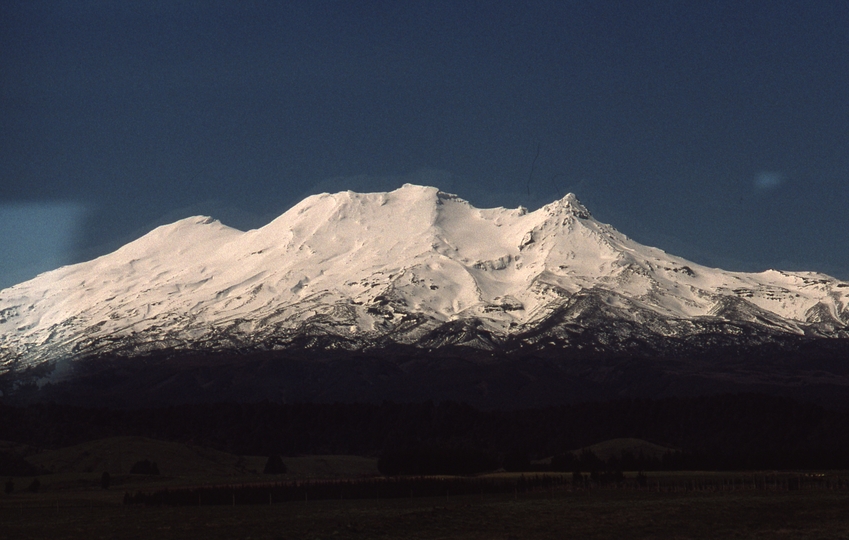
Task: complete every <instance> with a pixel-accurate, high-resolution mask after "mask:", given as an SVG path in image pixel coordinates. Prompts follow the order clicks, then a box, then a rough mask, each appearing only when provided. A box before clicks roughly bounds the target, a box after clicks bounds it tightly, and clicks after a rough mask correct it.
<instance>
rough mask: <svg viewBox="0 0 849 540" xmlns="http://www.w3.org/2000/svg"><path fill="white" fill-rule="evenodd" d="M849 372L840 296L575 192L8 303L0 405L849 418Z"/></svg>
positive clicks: (236, 245) (160, 245)
mask: <svg viewBox="0 0 849 540" xmlns="http://www.w3.org/2000/svg"><path fill="white" fill-rule="evenodd" d="M847 364H849V283H846V282H842V281H840V280H837V279H834V278H832V277H829V276H826V275H823V274H817V273H813V272H782V271H778V270H768V271H766V272H761V273H742V272H728V271H724V270H719V269H714V268H708V267H704V266H701V265H698V264H695V263H693V262H690V261H687V260H685V259H682V258H680V257H675V256H673V255H669V254H667V253H665V252H663V251H662V250H660V249H656V248H652V247H647V246H643V245H641V244H639V243H637V242H635V241H633V240H631V239H629V238H628V237H626V236H625V235H623V234H622V233H620V232H618V231H617V230H616V229H614V228H613V227H611V226H609V225H606V224H603V223H600V222H598V221H597V220H595V219H594V218H593V217H592V215H591V214H590V212H589V211H588V210H587V209H586V208H585V207H584V206H583V205H582V204H581V203H580V202H579V201H578V199H577V198H576V197H575V196H574V195H571V194H569V195H567V196H566V197H564V198H563V199H561V200H559V201H555V202H553V203H551V204H548V205H546V206H544V207H542V208H540V209H539V210H536V211H534V212H528V211H527V210H525V209H524V208H518V209H505V208H492V209H478V208H474V207H473V206H471V205H470V204H469V203H468V202H466V201H464V200H462V199H460V198H458V197H457V196H455V195H450V194H447V193H443V192H441V191H439V190H437V189H435V188H432V187H423V186H414V185H405V186H403V187H401V188H400V189H397V190H395V191H392V192H388V193H368V194H359V193H353V192H342V193H336V194H321V195H314V196H311V197H308V198H307V199H304V200H303V201H302V202H300V203H299V204H297V205H296V206H294V207H293V208H292V209H290V210H289V211H287V212H286V213H284V214H283V215H281V216H280V217H279V218H277V219H275V220H274V221H272V222H271V223H269V224H268V225H266V226H264V227H262V228H259V229H256V230H251V231H247V232H242V231H238V230H235V229H232V228H229V227H227V226H225V225H223V224H221V223H219V222H217V221H215V220H213V219H212V218H208V217H192V218H187V219H184V220H181V221H178V222H176V223H173V224H171V225H166V226H163V227H159V228H157V229H155V230H153V231H152V232H150V233H149V234H147V235H145V236H143V237H142V238H140V239H138V240H136V241H134V242H131V243H129V244H127V245H125V246H123V247H122V248H120V249H118V250H117V251H115V252H114V253H111V254H108V255H105V256H103V257H100V258H98V259H95V260H92V261H89V262H85V263H81V264H76V265H72V266H67V267H63V268H59V269H57V270H54V271H52V272H47V273H45V274H42V275H40V276H38V277H37V278H35V279H33V280H31V281H28V282H25V283H21V284H19V285H16V286H14V287H11V288H8V289H5V290H2V291H0V390H2V392H3V395H4V397H6V398H8V399H12V400H19V401H29V400H42V399H50V400H60V401H71V402H78V403H83V404H85V403H86V402H87V401H92V402H95V403H113V404H115V405H132V404H136V405H148V406H152V405H157V404H168V403H181V402H208V401H220V400H224V399H226V400H254V401H255V400H263V399H268V400H273V401H289V402H292V401H319V402H332V401H378V402H379V401H381V400H384V399H394V400H426V399H435V400H458V401H466V402H470V403H473V404H475V405H478V406H483V407H519V406H544V405H550V404H558V403H566V402H575V401H583V400H588V399H609V398H612V397H621V396H633V397H640V396H662V395H692V394H710V393H716V392H726V391H759V392H769V393H778V394H786V395H793V396H796V397H800V398H804V399H814V400H820V401H824V402H835V401H836V402H846V401H849V391H847V390H849V367H848V366H847Z"/></svg>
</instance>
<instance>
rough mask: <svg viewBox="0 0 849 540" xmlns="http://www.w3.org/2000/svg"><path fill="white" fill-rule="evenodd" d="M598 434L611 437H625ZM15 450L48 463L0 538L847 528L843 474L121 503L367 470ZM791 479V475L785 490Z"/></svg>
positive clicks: (219, 457)
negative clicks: (192, 489)
mask: <svg viewBox="0 0 849 540" xmlns="http://www.w3.org/2000/svg"><path fill="white" fill-rule="evenodd" d="M611 444H612V445H613V446H614V447H616V448H620V447H622V446H623V445H625V446H629V447H630V446H633V445H634V444H636V443H634V442H633V441H628V440H618V441H616V442H615V444H614V443H611ZM7 448H12V445H7ZM16 449H17V450H18V451H19V452H21V453H22V454H25V455H26V458H27V460H29V461H30V462H31V463H33V464H35V465H37V466H39V467H42V468H44V469H46V470H51V471H54V472H53V473H52V474H45V475H41V476H39V477H38V479H39V481H40V484H41V485H40V489H39V490H38V492H35V493H33V492H29V491H27V489H26V488H27V486H28V485H29V484H30V483H31V482H32V481H33V479H34V477H20V478H15V479H14V482H15V489H14V491H13V492H12V493H11V494H6V495H0V540H6V539H9V540H12V539H29V538H32V539H43V538H51V539H63V538H68V539H70V538H86V539H89V538H93V539H98V538H103V539H135V538H138V539H148V538H164V539H169V538H175V539H176V538H189V539H191V538H200V539H203V540H213V539H219V538H221V539H225V538H226V539H232V538H245V539H247V538H250V539H268V540H276V539H290V538H291V539H296V538H297V539H303V538H307V539H334V538H335V539H347V538H351V539H367V538H375V539H390V538H399V539H400V538H405V539H407V538H408V539H425V538H428V539H431V538H446V539H447V538H452V539H453V538H459V539H462V538H469V539H504V540H507V539H526V538H530V539H533V538H551V539H554V538H557V539H562V538H590V539H605V538H616V539H621V538H646V539H654V538H656V539H661V538H663V539H667V538H694V539H701V538H711V539H714V538H743V539H745V538H763V539H766V538H770V539H772V538H794V539H796V538H802V539H805V538H811V539H814V538H816V539H845V540H846V539H849V487H847V486H849V483H847V482H846V480H845V478H847V476H849V475H848V474H847V473H830V474H826V475H822V474H816V473H792V472H782V473H772V472H757V473H744V472H727V473H721V472H720V473H716V472H669V473H648V482H647V485H646V487H645V488H642V489H637V488H636V484H635V483H634V482H633V479H634V477H635V473H627V474H626V477H627V478H628V479H629V480H630V484H628V485H630V486H631V487H627V488H626V487H623V485H620V486H618V487H616V486H613V485H611V486H607V487H592V488H590V489H573V486H572V484H571V475H566V477H567V478H568V479H569V482H568V483H559V484H552V487H551V489H547V490H546V489H543V490H540V491H536V492H522V491H521V490H516V491H514V492H512V493H510V492H507V493H504V492H502V493H491V494H490V493H486V494H484V493H483V491H482V492H481V494H478V495H464V496H459V495H452V494H447V495H446V496H440V497H430V498H426V497H421V498H419V497H415V498H414V497H409V498H407V497H404V498H397V499H386V498H382V499H381V498H377V497H374V498H369V499H344V500H334V499H331V500H315V499H312V498H311V499H308V500H298V501H288V502H281V501H274V502H275V504H271V505H269V504H258V505H253V506H251V505H241V504H237V505H230V504H226V505H220V506H185V507H168V506H162V507H146V506H144V505H124V504H123V499H124V494H125V493H131V494H132V493H136V492H138V491H142V492H147V493H150V492H154V491H157V490H162V489H165V488H171V489H174V488H179V487H187V486H210V485H237V484H258V483H268V482H292V481H297V482H299V483H303V482H307V481H313V482H314V481H319V482H328V481H333V480H339V479H347V480H350V481H352V482H356V481H357V480H358V479H361V480H362V481H363V482H369V481H374V480H373V479H374V478H375V477H377V468H376V460H374V459H369V458H362V457H355V456H306V457H287V458H285V460H284V461H285V463H286V465H287V466H288V468H289V473H288V474H286V475H279V476H269V475H263V474H260V473H258V472H257V471H261V470H262V467H263V466H264V464H265V460H266V457H263V456H259V457H257V456H254V457H251V456H236V455H233V454H227V453H225V452H218V451H214V450H210V449H206V448H201V447H196V446H193V445H188V444H181V443H170V442H163V441H155V440H152V439H143V438H137V437H115V438H110V439H103V440H100V441H91V442H88V443H84V444H81V445H77V446H73V447H68V448H63V449H59V450H50V451H41V450H38V449H35V448H24V447H20V446H19V447H16ZM142 459H150V460H153V461H156V462H157V463H158V465H159V469H160V471H161V473H162V474H160V475H157V476H147V475H132V474H129V468H130V467H131V466H132V464H133V463H134V462H135V461H138V460H142ZM103 471H109V472H110V475H111V476H112V483H111V485H110V487H109V489H102V487H101V485H100V480H101V474H102V473H103ZM531 474H534V473H531ZM558 476H560V475H558ZM520 477H521V475H520V474H518V473H495V474H491V475H484V476H482V477H478V480H481V481H492V482H505V481H507V482H513V481H518V480H519V478H520ZM560 477H561V478H562V476H560ZM369 479H371V480H369ZM0 480H3V481H4V482H5V480H6V479H5V478H3V479H0ZM793 481H795V482H797V483H796V484H794V486H795V487H794V488H793V489H791V487H790V486H791V484H792V483H793ZM511 489H512V488H511Z"/></svg>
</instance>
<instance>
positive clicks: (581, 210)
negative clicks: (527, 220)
mask: <svg viewBox="0 0 849 540" xmlns="http://www.w3.org/2000/svg"><path fill="white" fill-rule="evenodd" d="M543 208H545V209H547V210H548V211H550V212H555V213H560V212H568V213H571V214H572V215H574V216H575V217H577V218H580V219H589V218H590V217H591V216H592V214H590V211H589V210H587V207H586V206H584V205H583V204H582V203H581V201H579V200H578V197H577V196H576V195H575V194H574V193H567V194H566V196H565V197H563V198H562V199H560V200H557V201H554V202H553V203H549V204H547V205H545V206H544V207H543Z"/></svg>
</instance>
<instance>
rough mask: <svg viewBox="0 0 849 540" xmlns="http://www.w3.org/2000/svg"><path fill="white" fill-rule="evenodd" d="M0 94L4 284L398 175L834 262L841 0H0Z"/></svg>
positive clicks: (711, 255)
mask: <svg viewBox="0 0 849 540" xmlns="http://www.w3.org/2000/svg"><path fill="white" fill-rule="evenodd" d="M525 4H528V5H525ZM0 107H2V109H1V110H0V287H4V286H9V285H11V284H13V283H16V282H19V281H22V280H24V279H29V278H30V277H33V276H34V275H35V274H36V273H38V272H41V271H44V270H48V269H51V268H54V267H56V266H58V265H61V264H67V263H71V262H78V261H80V260H85V259H89V258H92V257H94V256H97V255H100V254H103V253H106V252H108V251H111V250H113V249H115V248H117V247H119V246H120V245H122V244H123V243H126V242H127V241H130V240H132V239H134V238H136V237H138V236H140V235H141V234H144V233H145V232H147V231H148V230H149V229H151V228H153V227H154V226H156V225H159V224H163V223H167V222H171V221H175V220H177V219H179V218H182V217H186V216H189V215H195V214H207V215H213V216H215V217H217V218H219V219H221V220H222V221H223V222H224V223H227V224H229V225H232V226H235V227H238V228H243V229H244V228H252V227H257V226H261V225H263V224H265V223H266V222H268V221H270V220H271V219H272V218H273V217H276V216H277V215H279V214H281V213H282V212H283V211H285V210H286V209H287V208H289V207H290V206H292V205H293V204H294V203H296V202H297V201H299V200H300V199H302V198H303V197H305V196H306V195H309V194H311V193H316V192H321V191H338V190H343V189H353V190H355V191H385V190H390V189H394V188H396V187H398V186H400V185H401V184H402V183H403V182H407V181H411V182H416V183H422V184H429V185H435V186H437V187H439V188H441V189H443V190H445V191H449V192H453V193H457V194H458V195H460V196H461V197H463V198H465V199H467V200H469V201H470V202H472V203H473V204H474V205H476V206H479V207H489V206H508V207H515V206H518V205H520V204H522V205H525V206H528V207H530V208H532V209H533V208H537V207H539V206H540V205H542V204H544V203H546V202H550V201H552V200H554V199H556V198H559V197H561V196H563V195H565V193H567V192H574V193H575V194H577V196H578V197H579V198H580V199H581V200H582V201H583V202H584V203H585V204H586V205H587V206H588V207H589V209H590V210H591V211H592V212H593V213H594V214H595V216H596V217H597V218H599V219H600V220H601V221H604V222H608V223H611V224H613V225H614V226H615V227H617V228H618V229H619V230H621V231H622V232H624V233H625V234H628V235H629V236H631V237H633V238H635V239H636V240H638V241H640V242H643V243H646V244H650V245H654V246H657V247H660V248H662V249H665V250H666V251H668V252H671V253H675V254H677V255H681V256H684V257H687V258H689V259H692V260H694V261H696V262H699V263H702V264H707V265H711V266H719V267H722V268H726V269H729V270H745V271H759V270H764V269H767V268H782V269H789V270H803V269H806V270H816V271H821V272H825V273H829V274H832V275H835V276H838V277H841V278H844V279H846V278H849V242H847V241H849V219H847V210H849V3H847V2H845V1H834V2H830V1H809V2H799V1H794V2H785V1H781V0H766V1H758V0H755V1H748V2H741V1H739V0H735V1H728V2H724V1H712V2H680V1H669V2H664V1H652V2H638V1H623V2H611V1H604V0H593V1H584V2H568V1H558V2H544V1H539V2H513V1H511V2H499V1H495V0H488V1H485V2H462V1H459V0H455V1H445V2H415V3H414V2H398V1H390V2H367V1H363V0H360V1H355V2H321V1H316V0H310V1H303V2H301V1H297V2H251V1H247V0H240V1H235V0H234V1H222V2H215V1H207V0H204V1H195V2H190V1H183V2H181V1H177V0H166V1H162V2H160V1H154V0H141V1H138V2H122V1H118V0H105V1H83V0H80V1H73V2H70V1H67V2H66V1H54V2H43V1H37V0H25V1H22V2H20V1H16V0H3V1H2V2H0ZM537 153H538V158H537V159H536V162H535V163H534V160H535V156H537ZM532 165H533V166H532Z"/></svg>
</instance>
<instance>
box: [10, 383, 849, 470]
mask: <svg viewBox="0 0 849 540" xmlns="http://www.w3.org/2000/svg"><path fill="white" fill-rule="evenodd" d="M0 433H2V437H0V438H2V439H3V440H7V441H16V442H18V443H23V444H27V445H32V446H35V447H41V448H58V447H63V446H69V445H72V444H77V443H80V442H83V441H88V440H93V439H99V438H105V437H113V436H119V435H136V436H144V437H150V438H153V439H160V440H169V441H183V442H191V443H192V444H195V445H200V446H207V447H210V448H215V449H218V450H222V451H226V452H230V453H233V454H237V455H253V456H272V455H278V454H279V455H281V456H284V457H285V456H295V455H315V454H345V455H360V456H372V457H379V458H381V463H382V469H383V472H385V473H386V474H437V473H443V474H468V473H477V472H482V471H485V470H493V469H497V468H498V467H500V466H503V467H504V468H505V469H507V470H515V471H520V470H528V471H534V470H554V471H560V472H572V471H580V470H583V471H585V472H590V471H591V470H593V469H598V470H753V469H755V470H766V469H775V470H778V469H784V470H788V469H846V468H849V452H846V449H847V448H849V412H847V411H844V410H837V409H827V408H823V407H821V406H818V405H813V404H809V403H801V402H797V401H794V400H792V399H790V398H782V397H774V396H766V395H758V394H741V395H716V396H709V397H693V398H665V399H659V400H648V399H643V400H635V399H627V400H618V401H607V402H598V403H583V404H575V405H564V406H558V407H549V408H544V409H526V410H513V411H482V410H478V409H476V408H473V407H471V406H469V405H465V404H461V403H455V402H443V403H438V404H436V403H431V402H426V403H412V404H411V403H403V404H402V403H389V402H385V403H382V404H356V403H337V404H281V403H268V402H265V403H250V404H246V403H219V404H194V405H183V406H173V407H166V408H156V409H135V410H129V409H124V410H121V409H105V408H79V407H72V406H67V405H62V406H59V405H54V404H35V405H30V406H26V407H15V406H8V405H2V404H0ZM625 437H627V438H636V439H642V440H645V441H650V442H651V443H654V444H655V445H659V447H663V448H667V449H668V451H667V452H665V453H663V454H662V455H658V454H657V453H654V454H652V455H643V454H642V453H637V454H635V453H634V452H620V453H618V454H615V455H610V456H606V457H604V458H599V457H598V456H594V455H593V454H592V453H591V452H584V453H582V454H578V453H575V452H574V451H575V450H577V449H581V448H586V447H588V446H590V445H593V444H596V443H599V442H601V441H607V440H610V439H616V438H625Z"/></svg>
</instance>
